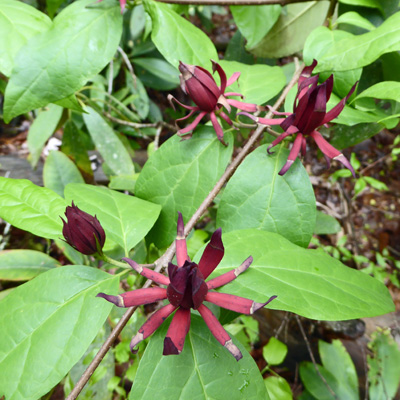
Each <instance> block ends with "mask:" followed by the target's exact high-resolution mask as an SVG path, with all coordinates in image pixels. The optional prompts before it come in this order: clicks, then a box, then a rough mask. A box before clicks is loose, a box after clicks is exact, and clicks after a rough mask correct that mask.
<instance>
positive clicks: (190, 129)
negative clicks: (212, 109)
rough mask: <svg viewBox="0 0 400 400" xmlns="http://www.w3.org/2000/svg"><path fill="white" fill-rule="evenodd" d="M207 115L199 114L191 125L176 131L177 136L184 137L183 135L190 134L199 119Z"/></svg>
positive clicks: (204, 113)
mask: <svg viewBox="0 0 400 400" xmlns="http://www.w3.org/2000/svg"><path fill="white" fill-rule="evenodd" d="M206 114H207V113H206V112H205V111H203V112H201V113H200V114H199V115H198V116H197V117H196V118H195V119H194V121H193V122H192V123H190V124H189V125H187V126H185V127H184V128H182V129H180V130H179V131H178V134H179V135H184V134H185V133H189V132H192V131H193V130H194V128H196V126H197V125H198V124H199V123H200V121H201V119H202V118H203V117H204V116H205V115H206Z"/></svg>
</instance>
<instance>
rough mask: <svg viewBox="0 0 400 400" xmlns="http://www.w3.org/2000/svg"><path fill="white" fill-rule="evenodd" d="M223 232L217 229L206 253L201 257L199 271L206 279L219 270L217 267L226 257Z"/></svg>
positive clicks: (205, 250)
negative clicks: (222, 237)
mask: <svg viewBox="0 0 400 400" xmlns="http://www.w3.org/2000/svg"><path fill="white" fill-rule="evenodd" d="M221 235H222V230H221V228H219V229H217V230H216V231H215V232H214V233H213V234H212V236H211V240H210V242H209V243H208V245H207V246H206V248H205V249H204V253H203V255H202V256H201V259H200V262H199V270H200V272H201V273H202V274H203V277H204V279H207V278H208V276H209V275H210V274H211V273H212V272H213V271H214V269H215V268H217V265H218V264H219V263H220V261H221V260H222V257H223V256H224V252H225V250H224V245H223V243H222V240H221Z"/></svg>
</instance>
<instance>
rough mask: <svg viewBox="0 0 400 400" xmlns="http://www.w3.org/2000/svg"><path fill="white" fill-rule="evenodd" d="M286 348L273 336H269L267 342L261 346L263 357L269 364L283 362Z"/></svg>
mask: <svg viewBox="0 0 400 400" xmlns="http://www.w3.org/2000/svg"><path fill="white" fill-rule="evenodd" d="M287 352H288V348H287V346H286V344H285V343H282V342H281V341H279V340H278V339H276V338H275V337H273V336H272V337H271V338H270V339H269V341H268V343H267V344H266V345H265V346H264V347H263V357H264V359H265V361H266V362H267V363H268V364H269V365H279V364H281V363H283V360H284V359H285V357H286V354H287Z"/></svg>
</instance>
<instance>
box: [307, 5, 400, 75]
mask: <svg viewBox="0 0 400 400" xmlns="http://www.w3.org/2000/svg"><path fill="white" fill-rule="evenodd" d="M398 50H400V12H397V13H396V14H393V15H392V16H391V17H389V18H388V19H387V20H386V21H384V22H383V23H382V25H380V26H379V27H378V28H376V29H375V30H373V31H371V32H368V33H364V34H363V35H357V36H353V37H352V38H349V39H343V40H340V41H339V42H337V43H335V45H334V47H333V49H332V51H330V52H329V53H328V54H326V55H325V56H324V57H322V58H321V59H320V60H318V65H317V67H316V69H315V72H319V71H347V70H350V69H355V68H360V67H364V66H365V65H368V64H371V63H372V62H374V61H375V60H376V59H378V58H379V57H380V56H381V55H382V54H385V53H389V52H392V51H398Z"/></svg>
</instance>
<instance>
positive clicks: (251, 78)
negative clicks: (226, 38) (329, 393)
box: [220, 61, 286, 104]
mask: <svg viewBox="0 0 400 400" xmlns="http://www.w3.org/2000/svg"><path fill="white" fill-rule="evenodd" d="M220 64H221V67H222V68H223V69H224V70H225V73H226V75H227V77H228V78H229V77H230V76H231V75H232V74H233V73H234V72H240V73H241V74H240V78H239V80H238V81H236V82H235V83H234V84H233V85H231V86H229V87H228V88H227V92H239V93H241V94H243V95H244V96H245V98H244V100H243V101H245V102H247V103H255V104H264V103H266V102H267V101H268V100H271V99H272V98H273V97H275V96H276V95H277V94H278V93H279V92H280V91H281V90H282V89H283V87H284V86H285V84H286V78H285V74H284V73H283V71H282V69H281V68H280V67H270V66H269V65H261V64H256V65H246V64H242V63H239V62H236V61H221V62H220Z"/></svg>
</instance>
